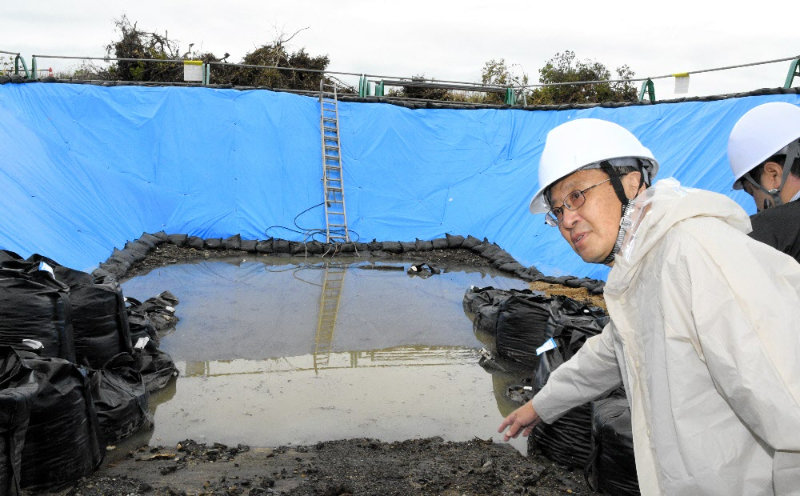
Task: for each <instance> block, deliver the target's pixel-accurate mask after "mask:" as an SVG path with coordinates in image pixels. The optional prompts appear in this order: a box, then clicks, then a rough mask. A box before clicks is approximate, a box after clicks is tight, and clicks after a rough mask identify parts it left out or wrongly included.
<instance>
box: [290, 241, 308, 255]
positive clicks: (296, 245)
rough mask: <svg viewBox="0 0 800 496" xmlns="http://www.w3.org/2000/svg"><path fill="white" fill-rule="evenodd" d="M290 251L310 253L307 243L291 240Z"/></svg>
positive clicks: (296, 253) (298, 253)
mask: <svg viewBox="0 0 800 496" xmlns="http://www.w3.org/2000/svg"><path fill="white" fill-rule="evenodd" d="M289 253H291V254H292V255H305V254H306V253H308V250H307V249H306V244H305V243H300V242H297V241H289Z"/></svg>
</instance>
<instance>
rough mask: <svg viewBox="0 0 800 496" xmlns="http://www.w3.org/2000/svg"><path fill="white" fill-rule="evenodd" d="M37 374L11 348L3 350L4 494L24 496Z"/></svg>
mask: <svg viewBox="0 0 800 496" xmlns="http://www.w3.org/2000/svg"><path fill="white" fill-rule="evenodd" d="M32 375H33V372H32V371H31V370H30V369H27V368H24V367H22V359H21V358H20V357H19V355H18V354H17V352H16V351H15V350H14V349H13V348H11V347H8V346H0V494H4V495H9V496H17V495H19V494H21V484H22V449H23V447H24V446H25V433H26V432H27V430H28V422H29V421H30V410H31V404H32V403H33V401H34V399H35V397H36V389H37V387H36V382H35V381H34V380H33V377H32Z"/></svg>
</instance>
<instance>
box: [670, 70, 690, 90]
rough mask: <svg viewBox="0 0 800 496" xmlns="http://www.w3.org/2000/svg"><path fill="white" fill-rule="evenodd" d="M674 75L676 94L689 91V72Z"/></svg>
mask: <svg viewBox="0 0 800 496" xmlns="http://www.w3.org/2000/svg"><path fill="white" fill-rule="evenodd" d="M673 76H675V94H676V95H684V94H686V93H689V74H686V73H684V74H673Z"/></svg>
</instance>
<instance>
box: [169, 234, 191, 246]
mask: <svg viewBox="0 0 800 496" xmlns="http://www.w3.org/2000/svg"><path fill="white" fill-rule="evenodd" d="M188 238H189V236H187V235H185V234H170V235H169V236H167V240H168V241H169V242H170V243H172V244H173V245H175V246H183V245H185V244H186V240H187V239H188Z"/></svg>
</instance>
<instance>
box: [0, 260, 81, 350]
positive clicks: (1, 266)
mask: <svg viewBox="0 0 800 496" xmlns="http://www.w3.org/2000/svg"><path fill="white" fill-rule="evenodd" d="M0 253H2V256H0V345H8V346H20V344H21V343H22V340H23V339H32V340H35V341H38V342H40V343H41V344H42V346H43V349H42V350H41V352H40V353H41V355H42V356H50V357H58V358H63V359H65V360H69V361H72V362H74V361H75V343H74V339H73V329H72V319H71V315H70V310H71V306H70V296H69V286H67V285H66V284H65V283H63V282H61V281H58V280H56V278H55V276H54V274H53V269H52V267H50V266H49V265H47V264H42V263H39V262H35V261H28V260H23V259H22V258H21V257H20V256H19V255H17V254H16V253H14V252H10V251H5V250H3V251H0Z"/></svg>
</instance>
